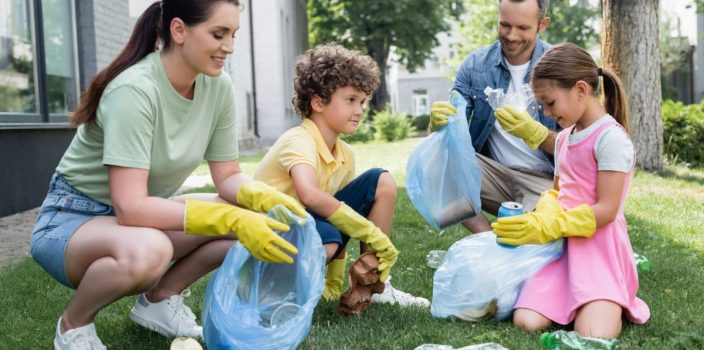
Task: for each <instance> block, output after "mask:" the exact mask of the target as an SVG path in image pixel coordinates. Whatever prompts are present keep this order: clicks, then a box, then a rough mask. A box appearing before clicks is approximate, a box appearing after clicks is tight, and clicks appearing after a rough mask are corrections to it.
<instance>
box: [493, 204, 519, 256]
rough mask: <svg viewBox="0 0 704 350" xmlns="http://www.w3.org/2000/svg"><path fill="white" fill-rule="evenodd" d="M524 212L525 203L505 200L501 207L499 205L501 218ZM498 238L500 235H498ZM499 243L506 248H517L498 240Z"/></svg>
mask: <svg viewBox="0 0 704 350" xmlns="http://www.w3.org/2000/svg"><path fill="white" fill-rule="evenodd" d="M521 214H523V204H521V203H516V202H503V203H501V207H499V216H498V217H499V218H504V217H507V216H514V215H521ZM497 239H498V237H497ZM496 243H497V244H498V245H500V246H502V247H504V248H516V246H514V245H510V244H503V243H499V242H496Z"/></svg>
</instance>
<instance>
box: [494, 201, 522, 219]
mask: <svg viewBox="0 0 704 350" xmlns="http://www.w3.org/2000/svg"><path fill="white" fill-rule="evenodd" d="M523 213H524V212H523V204H521V203H516V202H503V203H501V207H500V208H499V216H498V217H500V218H503V217H507V216H514V215H521V214H523Z"/></svg>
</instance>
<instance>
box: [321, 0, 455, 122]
mask: <svg viewBox="0 0 704 350" xmlns="http://www.w3.org/2000/svg"><path fill="white" fill-rule="evenodd" d="M461 12H462V0H393V1H379V0H308V21H309V31H308V32H309V41H310V43H311V44H312V45H317V44H324V43H328V42H337V43H339V44H341V45H344V46H346V47H349V48H354V49H357V50H360V51H362V52H365V53H367V54H368V55H370V56H371V57H372V58H373V59H374V61H376V63H377V64H378V65H379V68H380V69H381V71H382V73H383V72H384V71H385V69H386V62H387V60H388V58H389V54H390V52H391V48H392V47H393V48H394V52H395V54H396V55H397V56H398V60H399V62H400V63H401V64H403V65H405V66H406V67H407V68H408V69H409V71H414V70H415V69H417V68H418V67H421V66H422V65H423V64H424V62H425V60H426V59H428V58H429V57H430V55H431V53H432V49H433V48H434V47H436V46H437V45H438V44H439V43H438V40H437V38H436V35H437V34H438V33H440V32H443V31H447V30H449V29H450V21H448V19H450V18H452V17H453V16H455V15H459V13H461ZM387 100H388V93H387V92H386V85H385V84H384V83H383V79H382V86H381V87H380V88H379V91H378V92H377V94H376V95H375V97H374V99H373V101H372V105H373V106H374V108H375V109H376V110H381V109H383V107H384V105H385V104H386V102H387Z"/></svg>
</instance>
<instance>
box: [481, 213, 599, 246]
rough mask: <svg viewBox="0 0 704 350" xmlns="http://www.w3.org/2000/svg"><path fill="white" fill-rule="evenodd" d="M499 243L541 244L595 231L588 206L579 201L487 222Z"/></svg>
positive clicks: (581, 235) (592, 216)
mask: <svg viewBox="0 0 704 350" xmlns="http://www.w3.org/2000/svg"><path fill="white" fill-rule="evenodd" d="M491 228H492V230H493V231H494V233H495V234H496V235H497V236H499V238H498V239H497V240H496V241H497V242H499V243H504V244H510V245H522V244H544V243H547V242H550V241H554V240H556V239H559V238H562V237H586V238H589V237H591V236H593V235H594V233H595V232H596V219H595V218H594V211H593V210H592V207H590V206H589V205H587V204H582V205H580V206H577V207H575V208H573V209H570V210H566V211H562V212H560V213H557V214H549V213H541V212H537V211H536V212H532V213H526V214H522V215H516V216H508V217H503V218H500V219H498V220H496V222H495V223H493V224H491Z"/></svg>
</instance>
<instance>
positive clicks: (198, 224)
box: [183, 199, 298, 264]
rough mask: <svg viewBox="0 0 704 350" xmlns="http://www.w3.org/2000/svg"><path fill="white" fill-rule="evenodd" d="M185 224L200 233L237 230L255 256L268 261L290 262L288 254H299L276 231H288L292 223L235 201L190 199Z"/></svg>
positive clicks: (216, 233)
mask: <svg viewBox="0 0 704 350" xmlns="http://www.w3.org/2000/svg"><path fill="white" fill-rule="evenodd" d="M183 226H184V231H186V233H191V234H196V235H205V236H223V235H226V234H228V233H230V232H234V233H235V235H237V238H238V239H239V240H240V242H241V243H242V245H243V246H244V247H245V248H247V250H248V251H249V253H250V254H252V256H253V257H255V258H257V259H259V260H261V261H263V262H267V263H287V264H290V263H292V262H293V258H291V257H290V256H289V255H288V254H290V255H296V254H298V249H296V247H294V246H293V245H292V244H291V243H289V242H287V241H286V240H285V239H283V238H281V236H279V235H278V234H276V232H274V231H272V230H277V231H281V232H288V230H289V229H290V228H289V226H288V225H286V224H282V223H280V222H278V221H276V220H274V219H271V218H268V217H266V216H264V215H263V214H259V213H255V212H253V211H249V210H247V209H242V208H239V207H236V206H234V205H231V204H223V203H214V202H206V201H199V200H192V199H190V200H187V201H186V211H185V215H184V225H183ZM286 253H288V254H286Z"/></svg>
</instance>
